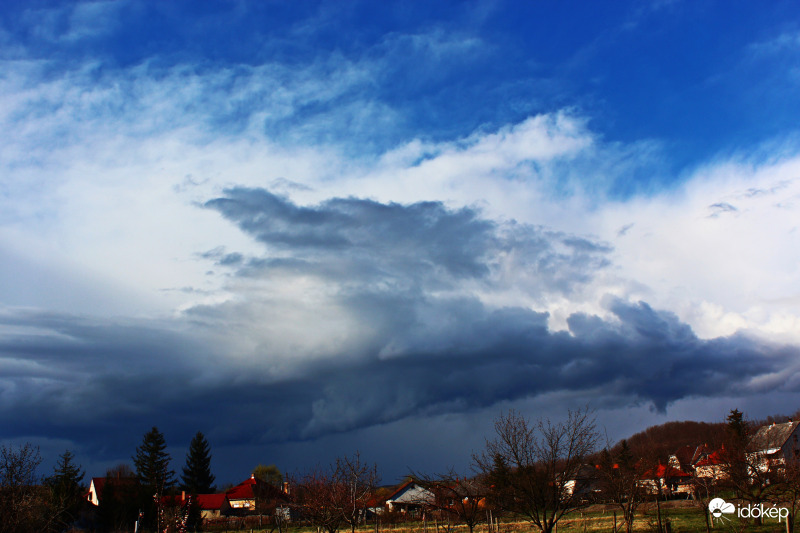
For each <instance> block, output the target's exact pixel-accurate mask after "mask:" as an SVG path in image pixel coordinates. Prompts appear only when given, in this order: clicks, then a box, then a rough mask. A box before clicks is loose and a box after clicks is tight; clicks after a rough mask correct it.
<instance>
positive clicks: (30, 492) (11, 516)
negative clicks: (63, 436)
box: [0, 443, 60, 533]
mask: <svg viewBox="0 0 800 533" xmlns="http://www.w3.org/2000/svg"><path fill="white" fill-rule="evenodd" d="M41 462H42V457H41V455H40V454H39V448H37V447H36V446H33V445H32V444H30V443H25V444H22V445H20V446H19V447H18V448H14V447H11V446H0V532H2V533H6V532H8V533H28V532H30V533H33V532H40V531H48V530H50V528H51V527H52V526H53V525H54V523H55V520H56V517H57V516H58V514H59V512H60V509H54V508H53V506H52V501H51V499H50V494H49V490H47V488H46V487H43V486H41V485H40V484H39V479H38V478H37V476H36V469H37V468H38V467H39V465H40V464H41Z"/></svg>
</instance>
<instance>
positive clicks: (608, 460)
mask: <svg viewBox="0 0 800 533" xmlns="http://www.w3.org/2000/svg"><path fill="white" fill-rule="evenodd" d="M598 466H599V467H600V468H599V469H598V474H599V478H600V490H601V492H602V494H603V496H604V497H606V498H608V499H609V500H611V501H612V502H613V503H614V504H615V505H616V506H618V507H619V508H620V510H621V511H622V520H623V523H624V524H625V530H626V531H627V533H631V532H632V531H633V521H634V519H635V517H636V510H637V509H638V508H639V506H640V505H641V504H642V503H643V502H644V499H645V496H646V491H645V490H644V488H643V487H642V485H641V483H640V478H641V472H640V469H639V468H637V466H636V461H635V460H634V457H633V453H632V452H631V449H630V448H629V447H628V442H627V441H625V440H623V441H622V443H621V447H620V450H619V452H618V453H617V454H616V457H614V456H612V455H611V452H609V451H608V449H606V450H603V452H602V453H601V454H600V464H599V465H598ZM620 526H621V524H620Z"/></svg>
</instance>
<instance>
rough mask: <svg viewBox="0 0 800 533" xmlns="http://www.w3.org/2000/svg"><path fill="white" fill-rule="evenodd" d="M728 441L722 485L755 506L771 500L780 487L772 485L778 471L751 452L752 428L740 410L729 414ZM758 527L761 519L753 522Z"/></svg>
mask: <svg viewBox="0 0 800 533" xmlns="http://www.w3.org/2000/svg"><path fill="white" fill-rule="evenodd" d="M727 420H728V425H727V427H726V439H725V443H724V449H723V451H721V452H720V455H721V457H722V460H723V463H722V465H721V466H722V471H723V476H722V477H723V479H722V480H721V481H720V486H722V487H723V488H727V489H729V490H732V491H734V492H735V493H736V496H737V497H738V498H740V499H742V500H745V501H747V502H748V503H750V504H753V505H760V504H761V503H763V502H765V501H768V500H769V499H770V497H771V495H772V493H773V492H775V491H776V490H777V485H776V484H772V483H771V479H770V478H771V477H775V472H774V471H772V470H771V469H769V468H764V465H763V464H762V458H761V455H760V454H759V453H758V450H756V449H751V444H752V435H753V431H752V425H751V424H749V423H747V421H746V420H745V419H744V416H743V415H742V413H741V411H739V410H738V409H733V410H732V411H731V412H730V415H728V419H727ZM754 522H755V524H756V525H760V524H761V517H760V516H759V517H756V518H755V519H754Z"/></svg>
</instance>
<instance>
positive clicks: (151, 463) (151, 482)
mask: <svg viewBox="0 0 800 533" xmlns="http://www.w3.org/2000/svg"><path fill="white" fill-rule="evenodd" d="M166 450H167V443H166V441H165V440H164V435H163V434H162V433H161V432H160V431H159V430H158V428H157V427H155V426H153V429H151V430H150V431H148V432H147V433H145V435H144V437H143V438H142V444H141V446H138V447H137V448H136V455H134V456H133V458H132V459H133V464H134V466H135V467H136V476H137V477H138V478H139V483H140V484H141V485H142V487H144V488H146V489H148V490H149V491H150V494H158V495H162V494H164V491H166V490H167V489H170V488H171V487H172V486H174V485H175V472H174V471H173V470H170V469H169V462H170V459H171V457H170V455H169V454H168V453H167V451H166Z"/></svg>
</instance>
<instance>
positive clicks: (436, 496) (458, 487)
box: [413, 469, 487, 533]
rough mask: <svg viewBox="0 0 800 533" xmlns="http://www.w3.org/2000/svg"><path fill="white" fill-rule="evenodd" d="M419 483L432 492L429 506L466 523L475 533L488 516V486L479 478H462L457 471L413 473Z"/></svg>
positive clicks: (427, 498) (456, 520) (426, 504)
mask: <svg viewBox="0 0 800 533" xmlns="http://www.w3.org/2000/svg"><path fill="white" fill-rule="evenodd" d="M413 477H414V479H415V480H416V482H417V484H419V486H421V487H422V488H424V489H425V490H427V491H428V492H429V493H430V497H426V498H425V500H424V502H422V503H423V504H424V505H425V507H427V508H428V509H431V510H433V511H437V512H438V513H440V514H443V515H446V516H447V517H449V518H451V519H452V520H453V521H454V522H457V523H463V524H464V525H466V526H467V529H469V533H472V532H473V530H474V529H475V526H476V525H477V524H479V523H480V522H481V521H482V520H483V519H485V516H484V507H485V501H486V495H487V486H486V483H484V482H483V481H482V480H481V479H479V478H473V479H468V478H465V477H459V476H458V475H457V474H456V473H455V471H454V470H452V469H451V470H450V471H448V472H447V473H445V474H438V475H434V476H425V475H421V474H416V473H415V474H413Z"/></svg>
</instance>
